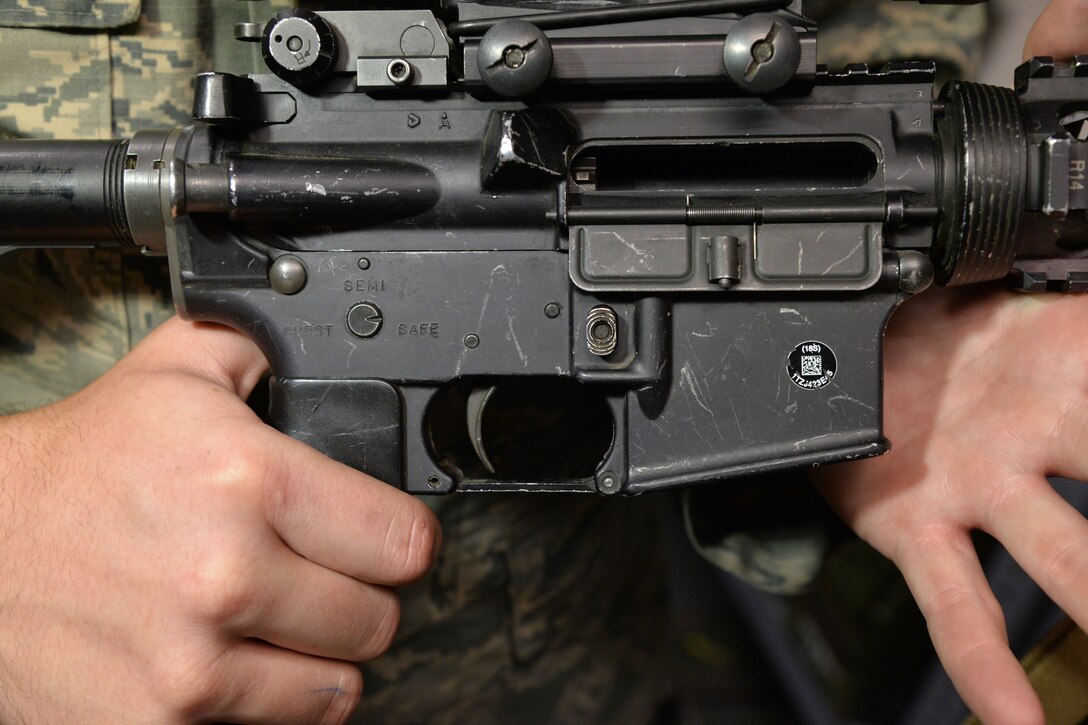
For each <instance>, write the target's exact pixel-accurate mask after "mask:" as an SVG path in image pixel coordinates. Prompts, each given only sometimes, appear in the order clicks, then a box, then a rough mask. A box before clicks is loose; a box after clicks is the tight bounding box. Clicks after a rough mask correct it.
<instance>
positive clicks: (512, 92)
mask: <svg viewBox="0 0 1088 725" xmlns="http://www.w3.org/2000/svg"><path fill="white" fill-rule="evenodd" d="M552 58H553V57H552V46H551V42H550V41H549V40H548V36H546V35H545V34H544V31H543V30H541V29H540V28H538V27H537V26H535V25H533V24H532V23H527V22H525V21H523V20H503V21H502V22H500V23H496V24H495V25H493V26H492V27H491V29H490V30H488V31H487V32H486V33H484V37H483V38H481V39H480V45H479V47H478V49H477V51H476V69H477V70H478V71H479V72H480V78H481V79H483V82H484V83H485V84H486V85H487V87H488V88H490V89H491V90H492V91H494V92H495V93H498V94H499V95H501V96H506V97H507V98H517V97H519V96H527V95H529V94H530V93H532V92H533V91H535V90H537V89H538V88H540V86H542V85H543V84H544V82H545V81H546V80H548V77H549V76H550V75H551V73H552Z"/></svg>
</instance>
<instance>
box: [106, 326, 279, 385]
mask: <svg viewBox="0 0 1088 725" xmlns="http://www.w3.org/2000/svg"><path fill="white" fill-rule="evenodd" d="M117 367H126V368H127V367H135V368H138V369H141V370H144V371H147V370H159V371H163V372H166V371H179V372H185V373H189V374H192V375H196V376H198V377H201V378H204V379H205V380H209V381H211V382H213V383H215V384H216V385H219V386H221V387H224V388H226V389H227V390H229V391H231V392H232V393H234V394H235V395H237V396H238V397H239V398H242V399H243V400H244V399H245V398H247V397H249V394H250V393H251V392H252V391H253V387H254V386H255V385H256V384H257V382H258V381H259V380H260V379H261V376H262V375H264V373H265V371H266V370H268V361H267V360H265V357H264V355H263V354H261V351H260V349H259V348H258V347H257V345H256V344H255V343H254V342H253V341H252V340H250V339H249V338H248V337H246V336H245V335H243V334H242V333H240V332H238V331H237V330H234V329H231V328H229V327H224V326H222V325H214V324H209V323H204V322H190V321H188V320H182V319H181V318H179V317H172V318H170V319H169V320H167V321H166V322H164V323H163V324H162V325H160V326H159V327H158V328H156V329H155V330H154V331H152V333H151V334H150V335H148V336H147V337H146V338H145V339H144V340H143V341H142V342H141V343H140V344H139V345H137V346H136V347H135V348H133V350H132V352H131V353H129V354H128V355H126V356H125V357H124V358H123V359H122V360H121V361H120V362H119V363H118V364H117Z"/></svg>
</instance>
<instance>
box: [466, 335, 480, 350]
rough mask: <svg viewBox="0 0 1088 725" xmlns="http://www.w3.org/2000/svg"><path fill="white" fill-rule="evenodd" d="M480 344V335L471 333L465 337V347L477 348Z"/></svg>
mask: <svg viewBox="0 0 1088 725" xmlns="http://www.w3.org/2000/svg"><path fill="white" fill-rule="evenodd" d="M479 346H480V337H479V336H478V335H469V336H468V337H466V338H465V347H467V348H468V349H469V350H475V349H476V348H478V347H479Z"/></svg>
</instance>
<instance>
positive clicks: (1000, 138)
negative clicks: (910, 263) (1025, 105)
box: [934, 81, 1028, 285]
mask: <svg viewBox="0 0 1088 725" xmlns="http://www.w3.org/2000/svg"><path fill="white" fill-rule="evenodd" d="M941 96H942V99H943V100H944V117H943V118H942V119H941V120H940V121H939V122H938V124H937V132H938V139H939V146H940V152H941V157H942V162H943V163H942V171H941V176H940V199H941V207H942V209H943V210H944V214H943V215H942V218H941V222H940V224H939V226H938V229H937V239H936V247H935V250H934V261H935V263H936V265H937V276H938V279H939V281H940V282H941V284H947V285H964V284H973V283H976V282H985V281H987V280H995V279H1001V278H1002V277H1004V276H1005V275H1006V274H1008V272H1009V270H1010V269H1011V268H1012V264H1013V260H1014V259H1015V258H1016V253H1017V247H1018V244H1019V239H1020V227H1021V224H1022V222H1023V217H1024V209H1025V205H1026V196H1027V186H1026V184H1027V163H1028V161H1027V136H1026V134H1025V131H1024V120H1023V114H1022V111H1021V109H1020V104H1019V102H1018V101H1017V98H1016V95H1015V94H1014V93H1013V92H1012V91H1011V90H1007V89H1004V88H997V87H994V86H985V85H980V84H977V83H963V82H958V81H957V82H953V83H949V84H948V85H947V86H946V87H945V90H944V92H943V93H942V94H941Z"/></svg>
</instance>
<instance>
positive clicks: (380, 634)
mask: <svg viewBox="0 0 1088 725" xmlns="http://www.w3.org/2000/svg"><path fill="white" fill-rule="evenodd" d="M383 595H384V596H382V597H381V600H380V603H378V604H376V605H375V606H374V608H373V609H371V611H370V612H368V613H367V614H366V615H365V616H366V617H367V619H368V620H369V621H368V623H367V624H368V626H366V627H361V628H360V631H362V632H363V633H364V634H363V635H362V637H361V639H360V641H359V642H358V643H357V644H356V646H355V647H354V648H353V651H352V659H353V660H354V661H356V662H366V661H369V660H372V659H376V658H377V657H380V656H381V655H383V654H385V653H386V652H387V651H388V650H389V648H390V647H391V646H392V644H393V639H394V638H395V637H396V635H397V628H398V627H399V626H400V600H399V599H398V598H397V596H396V594H394V593H393V592H392V591H383Z"/></svg>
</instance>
